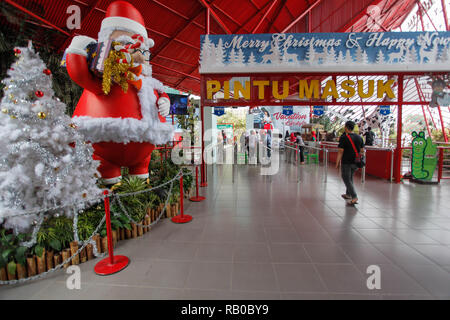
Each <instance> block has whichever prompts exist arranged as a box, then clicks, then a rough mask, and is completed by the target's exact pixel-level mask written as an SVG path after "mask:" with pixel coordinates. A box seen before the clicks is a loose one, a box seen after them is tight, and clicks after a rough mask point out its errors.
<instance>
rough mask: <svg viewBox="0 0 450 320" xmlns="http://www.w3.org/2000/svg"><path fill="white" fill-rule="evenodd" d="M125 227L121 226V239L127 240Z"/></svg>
mask: <svg viewBox="0 0 450 320" xmlns="http://www.w3.org/2000/svg"><path fill="white" fill-rule="evenodd" d="M125 239H126V238H125V229H124V228H120V240H125Z"/></svg>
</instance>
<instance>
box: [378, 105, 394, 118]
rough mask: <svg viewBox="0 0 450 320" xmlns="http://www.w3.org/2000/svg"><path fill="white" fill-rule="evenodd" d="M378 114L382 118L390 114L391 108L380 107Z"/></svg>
mask: <svg viewBox="0 0 450 320" xmlns="http://www.w3.org/2000/svg"><path fill="white" fill-rule="evenodd" d="M380 114H381V115H383V116H387V115H389V114H391V106H380Z"/></svg>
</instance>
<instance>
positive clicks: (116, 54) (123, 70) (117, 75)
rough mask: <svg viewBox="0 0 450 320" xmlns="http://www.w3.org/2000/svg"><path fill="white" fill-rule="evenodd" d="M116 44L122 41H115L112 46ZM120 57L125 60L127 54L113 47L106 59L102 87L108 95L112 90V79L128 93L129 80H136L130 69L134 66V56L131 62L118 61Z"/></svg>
mask: <svg viewBox="0 0 450 320" xmlns="http://www.w3.org/2000/svg"><path fill="white" fill-rule="evenodd" d="M116 45H120V43H119V42H113V43H112V45H111V47H112V48H114V46H116ZM119 59H123V61H125V60H126V59H125V54H124V53H123V52H120V51H116V50H114V49H113V50H111V51H110V52H109V55H108V58H106V60H105V66H104V69H103V82H102V89H103V92H104V93H105V94H106V95H107V94H109V92H110V91H111V84H112V81H114V82H115V83H117V84H118V85H120V86H121V87H122V90H123V91H124V92H125V93H126V92H127V91H128V80H134V74H133V73H132V72H130V71H128V69H130V68H131V67H132V66H133V58H131V62H130V63H118V62H117V61H118V60H119Z"/></svg>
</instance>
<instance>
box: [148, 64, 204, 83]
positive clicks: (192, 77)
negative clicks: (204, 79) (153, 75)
mask: <svg viewBox="0 0 450 320" xmlns="http://www.w3.org/2000/svg"><path fill="white" fill-rule="evenodd" d="M152 65H153V66H155V67H160V68H163V69H166V70H169V71H172V72H175V73H178V74H181V75H183V76H185V77H188V78H191V79H194V80H197V81H200V78H199V77H196V76H193V75H190V74H187V73H185V72H182V71H179V70H175V69H172V68H169V67H166V66H163V65H161V64H158V63H155V62H152Z"/></svg>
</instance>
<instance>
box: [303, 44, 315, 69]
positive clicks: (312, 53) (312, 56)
mask: <svg viewBox="0 0 450 320" xmlns="http://www.w3.org/2000/svg"><path fill="white" fill-rule="evenodd" d="M315 55H316V51H315V50H314V46H313V44H312V42H311V44H310V45H309V49H308V51H307V52H306V55H305V61H306V62H308V63H309V64H312V63H313V62H314V59H315Z"/></svg>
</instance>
